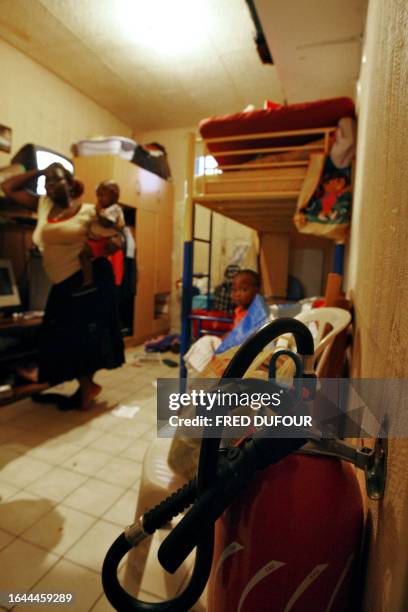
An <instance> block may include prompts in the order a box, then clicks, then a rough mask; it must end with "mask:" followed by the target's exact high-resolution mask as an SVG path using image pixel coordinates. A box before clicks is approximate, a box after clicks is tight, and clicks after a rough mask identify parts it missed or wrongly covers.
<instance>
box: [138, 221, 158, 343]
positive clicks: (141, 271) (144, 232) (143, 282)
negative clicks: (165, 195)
mask: <svg viewBox="0 0 408 612" xmlns="http://www.w3.org/2000/svg"><path fill="white" fill-rule="evenodd" d="M136 249H137V265H138V283H137V295H136V312H135V327H134V336H135V338H136V339H144V338H146V337H147V336H149V335H150V334H152V333H153V317H154V293H155V276H156V213H153V212H150V211H148V210H143V209H139V210H138V211H137V216H136Z"/></svg>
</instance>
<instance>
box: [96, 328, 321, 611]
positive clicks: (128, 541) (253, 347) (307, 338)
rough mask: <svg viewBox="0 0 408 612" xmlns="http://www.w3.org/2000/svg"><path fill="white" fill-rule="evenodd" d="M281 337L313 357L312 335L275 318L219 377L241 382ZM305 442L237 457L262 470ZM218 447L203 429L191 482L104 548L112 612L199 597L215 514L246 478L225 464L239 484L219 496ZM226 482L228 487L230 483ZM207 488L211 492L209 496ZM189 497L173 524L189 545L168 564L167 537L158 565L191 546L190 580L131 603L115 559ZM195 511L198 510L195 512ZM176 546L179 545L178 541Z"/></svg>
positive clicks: (185, 605) (170, 605) (182, 607)
mask: <svg viewBox="0 0 408 612" xmlns="http://www.w3.org/2000/svg"><path fill="white" fill-rule="evenodd" d="M285 333H292V334H293V335H294V337H295V341H296V345H297V350H298V353H300V354H301V355H305V356H310V355H313V352H314V346H313V337H312V335H311V333H310V331H309V330H308V328H307V327H306V326H304V325H303V324H302V323H300V322H299V321H297V320H295V319H277V320H275V321H273V322H272V323H269V324H267V325H265V326H264V327H262V328H261V329H260V330H259V331H258V332H257V333H255V334H254V335H253V336H251V337H250V338H249V339H248V340H247V341H246V342H245V343H244V344H243V345H242V346H241V348H240V349H239V350H238V352H237V353H236V355H235V357H234V358H233V359H232V361H231V363H230V364H229V366H228V367H227V369H226V371H225V373H224V375H223V378H242V377H243V376H244V374H245V372H246V371H247V369H248V368H249V366H250V365H251V363H252V361H253V360H254V358H255V357H256V356H257V355H258V353H259V352H260V351H261V350H262V349H263V348H264V347H265V346H266V345H267V344H269V342H271V341H272V340H274V339H275V338H276V337H278V336H280V335H282V334H285ZM305 441H306V440H304V439H303V436H300V437H299V439H297V440H294V439H292V440H290V441H283V440H275V443H276V444H275V449H274V451H273V452H270V451H269V450H267V448H268V449H269V448H270V447H271V445H270V444H269V442H270V441H269V440H268V441H266V440H263V441H262V440H261V439H259V440H258V444H256V443H255V446H253V447H252V449H251V448H250V445H248V448H247V449H246V452H244V453H243V454H244V455H246V456H247V458H248V461H249V464H251V463H252V470H254V469H255V470H256V469H262V467H265V466H266V464H267V463H269V464H270V463H273V462H276V461H279V460H280V459H282V458H283V457H285V456H286V455H288V454H290V453H291V452H292V451H293V450H295V448H298V447H299V446H301V445H302V444H304V443H305ZM253 442H254V441H253ZM283 442H286V444H283ZM288 442H290V444H288ZM220 443H221V437H219V438H215V439H214V438H206V431H205V430H204V434H203V441H202V445H201V452H200V459H199V465H198V471H197V480H196V481H191V482H190V483H188V484H187V485H185V487H183V488H182V489H180V490H179V491H177V492H176V493H175V494H173V495H172V496H170V497H169V498H167V499H166V500H164V501H163V502H162V503H161V504H159V505H158V506H156V507H155V508H154V509H153V510H151V511H149V512H148V513H147V514H146V517H145V518H144V517H143V519H142V521H141V528H140V529H138V528H137V526H132V527H131V528H130V529H129V530H128V531H127V532H124V533H123V534H121V535H120V536H119V537H118V538H117V539H116V540H115V542H114V543H113V544H112V546H111V547H110V548H109V550H108V552H107V554H106V557H105V561H104V564H103V569H102V583H103V588H104V590H105V593H106V596H107V598H108V600H109V601H110V603H111V604H112V606H113V607H114V608H115V609H116V610H120V611H122V610H138V611H141V612H154V611H156V612H187V611H188V610H190V608H191V607H192V606H193V605H194V603H195V602H196V601H197V600H198V599H199V597H200V595H201V594H202V592H203V590H204V588H205V586H206V584H207V581H208V577H209V575H210V571H211V564H212V557H213V549H214V522H215V519H216V518H217V516H219V515H220V513H221V512H222V511H223V509H225V508H226V507H227V506H228V504H229V503H230V502H231V500H232V498H233V497H234V495H235V494H236V492H237V491H238V490H242V488H243V487H244V486H245V484H246V481H247V478H248V475H249V471H248V467H249V465H246V462H245V461H243V462H242V461H237V462H236V463H235V462H234V461H233V462H232V464H231V468H232V470H233V471H234V468H235V467H236V466H238V465H240V467H241V480H240V478H239V477H238V474H237V477H236V478H235V484H234V486H232V484H231V486H230V488H229V489H228V492H227V494H226V495H223V494H221V492H222V490H223V486H220V483H222V481H223V478H222V477H221V478H220V479H219V481H218V484H217V483H216V480H217V472H218V474H220V472H219V466H218V459H219V447H220ZM240 452H242V451H240ZM239 471H240V470H238V472H239ZM221 473H222V470H221ZM230 473H231V472H230V471H229V469H228V468H226V469H225V472H224V478H225V479H226V481H228V480H229V474H230ZM230 481H231V483H232V480H231V479H230ZM237 484H239V486H236V485H237ZM214 485H215V486H214ZM212 487H213V493H211V492H210V489H211V488H212ZM215 497H220V499H219V501H218V503H217V504H216V507H215V506H214V512H213V513H212V516H211V521H210V522H207V521H204V522H201V517H202V516H203V515H205V514H206V513H207V509H208V508H211V507H212V501H213V500H214V499H215ZM201 498H202V502H204V503H202V504H200V501H201ZM221 498H222V500H221ZM195 499H197V502H196V503H195V506H194V508H195V511H194V512H192V513H191V515H190V517H189V518H187V517H188V514H189V513H188V514H187V515H186V517H184V519H182V521H181V522H180V523H179V525H181V524H182V523H183V521H186V522H185V527H184V529H185V530H186V531H185V532H184V533H186V532H190V533H192V531H193V533H194V537H193V538H192V541H193V545H191V544H189V543H188V542H187V543H186V542H184V543H183V546H181V548H183V551H180V554H179V555H175V556H176V557H177V558H175V560H174V562H172V561H171V552H172V551H174V550H175V547H177V544H178V542H177V539H176V541H175V538H174V537H172V538H170V541H169V543H168V544H167V545H165V546H164V548H163V550H162V557H163V561H165V564H166V565H167V566H168V567H169V569H170V568H171V571H174V569H176V567H177V566H178V564H179V562H180V560H181V559H182V558H184V556H185V554H186V552H187V551H188V550H190V549H191V548H192V547H194V545H195V547H196V558H195V563H194V568H193V573H192V576H191V578H190V582H189V583H188V585H187V587H186V588H185V590H184V591H183V592H182V593H181V594H180V595H179V596H178V597H176V598H174V599H172V600H169V601H164V602H160V603H148V602H144V601H141V600H138V599H135V598H134V597H132V596H131V595H129V594H128V593H127V592H126V591H125V590H124V589H123V587H122V586H121V584H120V582H119V580H118V577H117V570H118V567H119V563H120V561H121V560H122V559H123V557H124V556H125V555H126V554H127V553H128V552H129V550H130V549H131V548H132V547H133V546H136V545H137V544H138V543H139V542H141V541H142V540H143V539H144V538H145V537H148V535H150V534H152V533H154V531H155V530H156V529H158V528H160V527H162V526H163V525H164V524H166V522H168V521H169V520H170V519H171V518H172V517H173V516H176V514H178V513H180V512H182V511H183V510H184V509H185V508H186V507H187V506H189V505H191V504H192V503H193V502H194V500H195ZM200 508H201V511H199V510H200ZM190 512H191V510H190ZM197 526H198V528H197ZM197 534H199V535H197ZM165 542H166V541H165ZM165 542H163V544H162V547H163V545H164V544H165ZM179 544H180V545H181V543H180V541H179Z"/></svg>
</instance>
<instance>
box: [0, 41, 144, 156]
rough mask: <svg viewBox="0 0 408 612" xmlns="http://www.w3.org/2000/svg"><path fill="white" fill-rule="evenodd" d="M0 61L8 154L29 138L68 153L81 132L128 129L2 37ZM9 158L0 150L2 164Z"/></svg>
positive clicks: (0, 108)
mask: <svg viewBox="0 0 408 612" xmlns="http://www.w3.org/2000/svg"><path fill="white" fill-rule="evenodd" d="M50 53H52V49H50ZM0 65H1V66H2V69H1V87H0V124H2V125H7V126H8V127H11V128H12V130H13V142H12V154H14V153H16V152H17V151H18V149H19V148H20V147H21V146H22V145H24V144H26V143H28V142H33V143H36V144H40V145H42V146H46V147H49V148H51V149H55V150H56V151H58V152H59V153H63V154H66V155H69V154H70V147H71V144H72V143H73V142H75V141H77V140H79V139H82V138H87V137H89V136H100V135H113V134H117V135H122V136H130V135H131V131H132V130H131V128H130V127H129V126H127V125H126V124H124V123H123V122H122V121H120V120H119V119H117V118H116V117H115V116H114V115H112V114H111V113H109V112H108V111H106V110H105V109H103V108H101V107H100V106H98V105H97V104H95V102H93V101H92V100H90V99H89V98H87V97H86V96H84V95H82V94H81V93H79V92H78V91H77V90H76V89H74V88H73V87H71V86H70V85H68V84H67V83H65V82H64V81H62V80H61V79H60V78H58V77H57V76H55V75H54V74H52V73H51V72H49V71H48V70H46V69H45V68H43V67H42V66H40V65H39V64H37V63H36V62H34V61H33V60H31V59H30V58H28V57H27V56H25V55H24V54H23V53H21V52H20V51H17V49H15V48H14V47H11V46H10V45H8V44H7V43H5V42H3V41H1V40H0ZM9 158H10V156H9V155H6V154H5V153H1V152H0V167H1V166H5V165H7V164H8V161H9Z"/></svg>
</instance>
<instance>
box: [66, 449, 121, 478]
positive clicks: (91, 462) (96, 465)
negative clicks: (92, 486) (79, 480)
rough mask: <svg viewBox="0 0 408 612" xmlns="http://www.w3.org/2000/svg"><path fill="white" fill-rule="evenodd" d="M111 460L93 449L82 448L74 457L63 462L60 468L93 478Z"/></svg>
mask: <svg viewBox="0 0 408 612" xmlns="http://www.w3.org/2000/svg"><path fill="white" fill-rule="evenodd" d="M111 459H112V457H111V456H110V455H108V454H107V453H102V452H101V451H97V450H95V449H93V448H83V449H82V450H80V451H79V452H78V453H77V454H76V455H73V456H72V457H71V458H70V459H68V460H67V461H65V462H64V463H63V464H62V467H64V468H67V469H69V470H73V471H74V472H78V473H79V474H87V475H88V476H93V475H94V474H96V473H97V472H98V471H99V470H100V469H101V468H102V467H103V466H104V465H106V464H107V463H108V462H109V461H110V460H111Z"/></svg>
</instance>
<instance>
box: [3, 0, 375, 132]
mask: <svg viewBox="0 0 408 612" xmlns="http://www.w3.org/2000/svg"><path fill="white" fill-rule="evenodd" d="M256 3H257V7H258V11H259V14H260V16H261V20H262V23H263V26H264V29H265V33H266V35H267V38H268V40H269V46H270V49H271V52H272V55H273V57H274V60H275V63H276V67H275V66H265V65H262V63H261V61H260V60H259V58H258V55H257V52H256V49H255V44H254V42H253V33H254V27H253V24H252V21H251V19H250V16H249V11H248V8H247V6H246V5H245V1H244V0H0V10H1V12H0V15H1V16H0V37H1V38H3V39H4V40H6V41H7V42H9V43H10V44H12V45H14V46H15V47H17V48H18V49H20V50H21V51H23V52H24V53H26V54H27V55H29V56H30V57H31V58H33V59H35V60H36V61H37V62H39V63H40V64H42V65H43V66H45V67H46V68H48V69H49V70H51V71H52V72H54V73H55V74H57V75H58V76H60V77H61V78H63V79H64V80H65V81H67V82H68V83H70V84H72V85H73V86H74V87H76V88H77V89H79V90H80V91H81V92H83V93H84V94H86V95H87V96H89V97H90V98H92V99H93V100H95V101H96V102H98V103H99V104H100V105H101V106H103V107H105V108H107V109H108V110H110V111H111V112H112V113H114V114H115V115H116V116H117V117H119V118H120V119H122V120H123V121H125V122H126V123H127V124H129V125H131V126H132V127H133V128H135V129H136V130H139V131H140V130H144V129H145V130H150V129H161V128H175V127H184V126H190V125H194V124H195V123H197V122H198V121H199V120H200V119H202V118H204V117H207V116H210V115H217V114H223V113H232V112H237V111H240V110H242V109H243V108H244V107H245V106H246V105H248V104H254V105H255V106H257V107H261V106H262V104H263V101H264V100H265V99H272V100H275V101H278V102H280V101H283V100H284V99H285V98H286V99H288V101H289V102H295V101H303V100H307V99H308V100H311V99H316V98H319V97H332V96H336V95H353V93H354V86H355V79H356V77H357V75H358V67H359V61H360V52H361V45H360V42H359V38H358V37H359V35H360V34H361V33H362V31H363V22H364V14H365V5H366V3H367V0H342V1H341V2H340V1H339V0H287V1H286V2H283V1H282V0H256ZM333 40H334V41H335V42H334V43H333V42H332V41H333ZM336 41H337V42H336ZM316 43H317V46H315V45H316ZM327 43H328V44H327ZM278 75H279V76H278Z"/></svg>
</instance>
